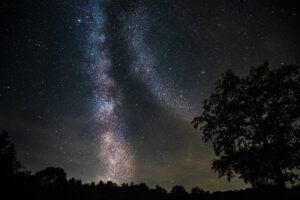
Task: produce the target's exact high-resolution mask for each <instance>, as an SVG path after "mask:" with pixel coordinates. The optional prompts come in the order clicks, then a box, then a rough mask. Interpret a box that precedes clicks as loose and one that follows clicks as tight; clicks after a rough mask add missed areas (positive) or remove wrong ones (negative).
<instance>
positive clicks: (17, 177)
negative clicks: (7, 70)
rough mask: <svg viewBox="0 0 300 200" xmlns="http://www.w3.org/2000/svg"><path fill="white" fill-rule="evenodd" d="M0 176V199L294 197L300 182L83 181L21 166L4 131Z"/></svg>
mask: <svg viewBox="0 0 300 200" xmlns="http://www.w3.org/2000/svg"><path fill="white" fill-rule="evenodd" d="M0 153H1V154H0V155H1V156H0V161H1V162H0V163H1V171H0V178H1V179H0V180H1V187H0V188H1V196H0V197H1V199H24V198H25V199H103V200H106V199H107V200H109V199H112V200H125V199H128V200H129V199H130V200H135V199H140V200H154V199H155V200H182V199H187V200H200V199H201V200H202V199H203V200H205V199H207V200H213V199H222V200H223V199H255V198H267V199H272V198H273V199H276V198H278V197H279V198H281V199H296V197H299V196H300V186H299V185H298V186H294V187H292V188H289V189H282V188H277V187H274V186H267V187H263V188H259V189H246V190H239V191H226V192H214V193H210V192H208V191H204V190H202V189H200V188H198V187H195V188H193V189H192V190H191V192H187V191H186V190H185V188H184V187H183V186H174V187H173V189H172V190H171V191H170V192H167V191H166V190H165V189H164V188H162V187H160V186H156V187H155V188H154V189H150V188H149V187H148V186H147V185H146V184H144V183H141V184H133V183H131V184H125V183H124V184H122V185H117V184H116V183H113V182H111V181H108V182H106V183H104V182H102V181H100V182H99V183H97V184H95V183H93V182H92V183H82V182H81V180H78V179H75V178H71V179H69V180H68V179H67V174H66V172H65V171H64V169H62V168H55V167H48V168H46V169H44V170H42V171H38V172H36V173H35V174H31V172H29V171H26V170H24V169H22V167H21V164H20V163H19V162H18V161H17V159H16V151H15V147H14V144H13V143H12V142H11V140H10V138H9V137H8V134H7V132H6V131H2V133H1V134H0Z"/></svg>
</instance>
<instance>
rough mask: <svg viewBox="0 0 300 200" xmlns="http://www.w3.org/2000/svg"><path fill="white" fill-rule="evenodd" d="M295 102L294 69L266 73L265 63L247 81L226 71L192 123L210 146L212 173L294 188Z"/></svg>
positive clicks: (299, 152) (298, 157)
mask: <svg viewBox="0 0 300 200" xmlns="http://www.w3.org/2000/svg"><path fill="white" fill-rule="evenodd" d="M299 100H300V78H299V67H298V66H295V65H282V66H281V67H279V68H277V69H270V68H269V66H268V63H267V62H266V63H265V64H263V65H261V66H259V67H252V68H251V69H250V73H249V75H248V76H246V77H239V76H237V75H235V73H234V72H233V71H231V70H228V71H226V72H225V73H224V74H223V75H222V77H221V79H220V80H218V81H217V82H216V86H215V89H214V91H213V92H212V94H211V95H210V97H209V98H208V99H207V100H205V101H204V103H203V110H204V111H203V113H202V115H201V116H199V117H196V118H194V120H193V121H192V124H193V125H194V127H195V128H199V129H200V130H201V131H202V132H203V140H204V141H205V142H208V141H211V142H212V144H213V148H214V151H215V154H216V156H217V158H216V159H214V160H213V164H212V169H213V170H214V171H215V172H217V173H218V174H219V176H220V177H222V176H227V178H228V180H229V181H230V179H231V178H232V177H234V176H235V175H238V176H239V178H242V179H243V180H244V181H245V182H246V183H250V184H252V186H254V187H259V186H261V185H266V184H275V185H279V186H282V187H284V186H285V183H286V182H291V183H294V181H295V180H297V179H298V177H297V174H295V173H294V172H293V170H294V169H299V166H300V148H299V147H300V127H299V124H300V116H299V113H300V102H299ZM298 180H299V179H298Z"/></svg>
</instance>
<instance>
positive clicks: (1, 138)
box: [0, 130, 21, 180]
mask: <svg viewBox="0 0 300 200" xmlns="http://www.w3.org/2000/svg"><path fill="white" fill-rule="evenodd" d="M0 163H1V170H0V174H1V175H0V176H1V179H2V180H3V179H8V178H11V177H12V175H13V174H14V173H16V172H17V171H18V170H19V169H20V167H21V165H20V163H19V161H17V158H16V149H15V145H14V144H13V143H12V142H11V139H10V138H9V136H8V133H7V131H6V130H3V131H2V133H1V134H0Z"/></svg>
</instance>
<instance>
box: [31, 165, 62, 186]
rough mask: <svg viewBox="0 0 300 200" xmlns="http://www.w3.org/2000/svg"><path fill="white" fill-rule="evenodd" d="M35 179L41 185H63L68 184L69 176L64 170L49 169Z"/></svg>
mask: <svg viewBox="0 0 300 200" xmlns="http://www.w3.org/2000/svg"><path fill="white" fill-rule="evenodd" d="M34 179H35V180H36V181H37V182H38V183H39V185H42V186H47V185H51V184H54V185H62V184H65V183H66V182H67V174H66V172H65V171H64V169H62V168H56V167H48V168H46V169H44V170H42V171H39V172H37V173H36V174H35V175H34Z"/></svg>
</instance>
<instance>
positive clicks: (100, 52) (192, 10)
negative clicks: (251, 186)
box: [0, 0, 300, 191]
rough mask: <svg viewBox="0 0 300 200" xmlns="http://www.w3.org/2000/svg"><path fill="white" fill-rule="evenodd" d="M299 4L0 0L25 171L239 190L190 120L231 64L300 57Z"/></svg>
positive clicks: (5, 106) (6, 102)
mask: <svg viewBox="0 0 300 200" xmlns="http://www.w3.org/2000/svg"><path fill="white" fill-rule="evenodd" d="M295 2H296V1H286V0H285V1H279V0H273V1H271V0H270V1H263V0H252V1H250V0H201V1H200V0H198V1H196V0H195V1H192V0H184V1H183V0H182V1H180V0H178V1H177V0H145V1H142V0H141V1H138V0H136V1H134V0H132V1H129V0H91V1H81V0H78V1H75V0H72V1H71V0H36V1H34V0H23V1H19V2H17V1H16V2H14V1H12V0H4V1H1V3H0V16H1V18H0V21H1V29H0V30H1V32H0V35H1V40H0V46H1V49H0V51H1V53H0V56H1V65H0V128H1V130H2V129H6V130H7V131H8V133H9V134H10V136H11V137H12V139H13V141H14V143H15V144H16V149H17V157H18V159H19V160H20V161H21V163H22V165H23V166H24V167H25V168H26V169H28V170H32V172H36V171H38V170H42V169H44V168H46V167H48V166H55V167H62V168H64V169H65V171H66V172H67V174H68V176H69V177H76V178H80V179H82V180H83V181H84V182H91V181H95V182H98V181H99V180H103V181H107V180H111V181H114V182H117V183H123V182H129V183H130V182H134V183H141V182H145V183H146V184H147V185H149V186H150V187H154V186H155V185H156V184H159V185H161V186H163V187H165V188H166V189H170V188H172V187H173V186H175V185H183V186H184V187H185V188H186V189H188V190H189V189H190V188H191V187H193V186H199V187H201V188H203V189H205V190H210V191H216V190H228V189H240V188H245V187H247V185H245V184H244V183H243V182H242V181H241V180H238V179H233V180H232V181H231V182H229V183H228V182H227V180H226V178H221V179H218V176H217V174H215V173H213V172H212V171H211V160H212V159H213V158H214V152H213V148H212V145H211V144H209V143H203V141H202V140H201V133H200V131H197V130H195V129H193V127H192V126H191V124H190V122H191V120H192V119H193V117H196V116H198V115H200V114H201V112H202V109H201V103H202V101H203V100H204V99H205V98H208V97H209V95H210V93H211V92H212V90H213V88H214V82H215V81H216V80H217V79H218V78H219V77H220V75H221V73H222V72H224V71H225V70H226V69H228V68H231V69H233V70H234V71H235V72H236V73H237V74H239V75H245V74H247V73H248V70H249V68H250V66H257V65H260V64H262V63H263V62H264V61H265V60H269V62H270V64H271V66H273V67H278V66H280V64H282V63H296V64H299V58H300V50H299V46H300V39H299V38H300V37H299V35H300V26H299V25H300V13H299V8H298V7H297V6H296V3H295Z"/></svg>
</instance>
